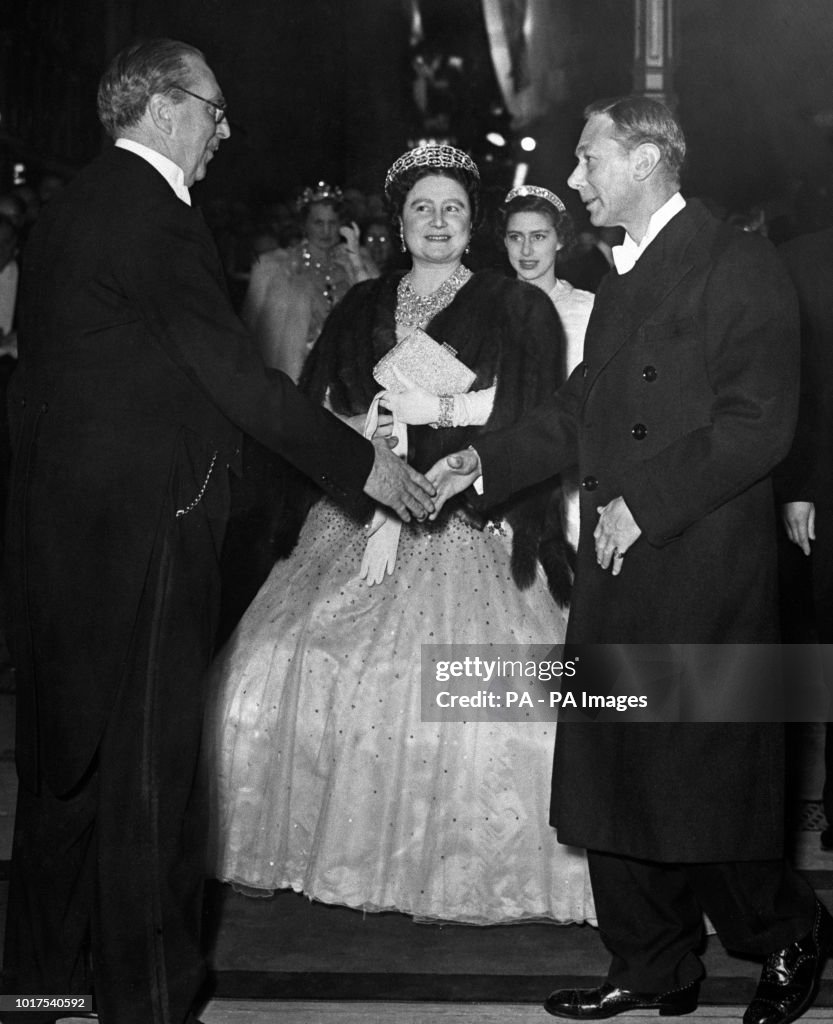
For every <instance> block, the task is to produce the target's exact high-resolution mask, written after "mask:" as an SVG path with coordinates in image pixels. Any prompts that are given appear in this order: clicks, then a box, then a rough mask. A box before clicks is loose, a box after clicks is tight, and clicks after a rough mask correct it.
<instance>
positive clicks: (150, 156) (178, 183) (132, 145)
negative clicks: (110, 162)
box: [116, 139, 191, 206]
mask: <svg viewBox="0 0 833 1024" xmlns="http://www.w3.org/2000/svg"><path fill="white" fill-rule="evenodd" d="M116 147H117V148H118V149H126V150H127V151H128V152H129V153H135V154H136V156H140V157H141V158H142V159H143V160H147V162H148V163H149V164H150V165H151V166H152V167H155V168H156V170H157V171H159V173H160V174H161V175H162V177H163V178H164V179H165V181H167V183H168V184H169V185H170V186H171V188H172V189H173V190H174V192H175V193H176V195H177V197H178V198H179V199H181V200H182V201H183V203H185V204H186V205H187V206H190V205H191V193H190V192H189V191H188V188H187V187H186V185H185V175H184V174H183V172H182V168H181V167H180V166H179V164H175V163H174V162H173V160H169V159H168V157H166V156H163V155H162V153H158V152H157V151H156V150H155V149H151V148H150V146H143V145H142V143H141V142H134V141H133V140H132V139H116Z"/></svg>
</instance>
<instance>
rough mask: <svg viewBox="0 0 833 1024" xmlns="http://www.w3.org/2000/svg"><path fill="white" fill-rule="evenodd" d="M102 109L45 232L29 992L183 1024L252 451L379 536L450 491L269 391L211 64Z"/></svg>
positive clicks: (14, 592) (17, 872) (32, 357)
mask: <svg viewBox="0 0 833 1024" xmlns="http://www.w3.org/2000/svg"><path fill="white" fill-rule="evenodd" d="M98 105H99V115H100V117H101V120H102V123H103V124H104V126H105V127H106V128H107V130H108V132H109V134H110V135H111V136H113V137H114V138H115V139H116V140H117V141H116V145H115V146H113V147H111V148H108V149H107V150H106V151H105V152H104V153H103V154H102V155H101V156H100V157H99V158H98V159H97V160H96V161H95V162H94V163H92V164H91V165H90V166H89V167H87V168H86V169H85V170H83V171H82V172H80V173H79V174H78V176H77V177H76V178H75V180H74V181H73V182H72V183H71V184H69V185H68V186H67V187H66V188H65V189H64V190H63V191H62V192H61V194H60V195H58V196H56V197H55V198H54V199H53V200H52V201H51V202H50V203H49V205H48V207H45V208H44V211H43V215H42V217H41V218H40V220H39V222H38V225H37V228H36V229H35V230H34V232H33V233H32V236H31V238H30V240H29V244H28V247H27V252H26V263H25V266H24V271H23V324H22V332H21V342H20V367H19V370H18V372H17V375H16V379H15V383H14V392H15V393H14V396H13V397H12V400H11V419H12V435H13V446H14V470H13V480H12V497H11V505H10V516H11V520H10V529H9V541H8V543H9V556H10V557H9V565H8V571H9V584H10V588H11V605H12V612H13V623H12V640H13V652H14V658H15V662H16V667H17V683H18V687H17V705H18V731H17V762H18V773H19V780H20V787H19V803H18V810H17V820H16V836H15V846H14V854H13V866H12V878H11V888H10V895H9V911H8V923H7V935H6V944H5V965H4V966H5V971H4V991H5V992H11V993H23V994H33V995H34V994H38V995H50V994H63V995H70V994H87V993H90V992H93V993H94V996H95V999H96V1002H97V1010H98V1014H99V1017H100V1020H101V1021H102V1024H151V1022H153V1024H182V1022H183V1021H186V1020H192V1019H193V1018H192V1016H191V1014H192V1004H193V1003H194V1000H195V997H196V996H197V992H198V989H199V987H200V985H201V982H202V980H203V974H204V965H203V957H202V951H201V949H200V916H201V892H202V879H203V867H204V865H203V852H204V849H205V846H206V840H207V835H206V831H205V826H206V817H205V815H204V813H203V807H202V804H201V801H200V799H199V792H200V787H199V786H198V785H195V782H196V775H197V764H198V749H199V739H200V727H201V720H202V715H203V692H202V687H203V683H202V679H203V676H204V673H205V670H206V668H207V665H208V661H209V658H210V655H211V652H212V648H213V639H214V630H215V625H216V619H217V606H218V589H219V571H218V565H219V552H220V547H221V544H222V541H223V533H224V529H225V525H226V517H227V513H228V490H229V482H228V470H229V468H231V469H232V470H235V469H236V468H237V467H238V465H239V456H240V442H241V436H242V435H241V431H245V432H247V433H249V434H251V435H252V436H253V437H255V438H256V439H257V440H258V441H259V442H261V443H262V444H264V445H267V446H268V447H269V448H271V449H272V450H274V451H275V452H277V453H279V454H280V455H281V456H283V457H284V458H286V459H287V460H289V461H290V462H291V463H293V464H294V465H295V466H296V467H298V468H299V469H301V470H303V471H304V472H305V473H307V474H308V475H310V476H312V477H313V478H314V479H315V480H316V481H317V482H318V483H319V484H320V485H321V486H322V487H323V488H324V489H325V490H327V491H328V492H329V493H330V494H331V495H334V496H335V497H337V498H339V499H340V500H343V501H344V502H345V503H347V504H348V505H351V506H353V507H354V508H355V511H356V512H357V514H359V513H360V514H365V513H366V512H367V510H366V509H365V508H364V507H363V506H364V502H365V498H364V494H367V495H370V496H371V497H373V498H375V499H377V500H380V501H383V502H384V503H386V504H390V505H391V506H392V507H393V508H395V509H396V511H398V512H399V513H400V514H401V515H402V516H403V518H408V517H409V510H410V512H411V513H413V514H415V515H419V516H422V515H425V514H427V512H428V511H430V499H429V498H428V490H430V487H429V486H428V485H427V483H426V482H425V481H424V479H423V478H421V477H419V475H418V474H415V473H413V472H412V471H411V470H409V469H407V467H405V466H404V464H403V463H402V462H400V460H399V459H397V458H396V457H395V456H394V455H393V453H392V452H391V451H390V450H389V448H388V447H387V445H386V442H384V441H382V440H380V441H378V442H376V443H375V444H374V443H370V442H368V441H366V440H364V439H363V438H362V437H361V436H360V435H359V434H358V433H356V432H354V431H353V430H351V429H350V428H349V427H348V426H346V425H345V424H344V423H342V422H340V421H339V420H338V419H337V418H335V417H333V416H331V415H330V414H329V413H327V412H325V411H324V410H323V409H321V408H320V407H318V406H317V405H314V404H313V403H311V402H309V401H308V400H307V399H306V398H304V397H303V396H301V395H300V393H299V392H297V391H296V389H295V387H294V386H293V385H292V383H291V382H290V381H289V379H288V378H287V377H285V376H284V375H283V374H280V373H277V372H275V371H270V370H266V369H265V368H264V366H263V364H262V362H261V361H260V358H259V357H258V355H257V354H256V352H255V348H254V346H253V344H252V343H251V341H250V338H249V336H248V335H247V333H246V331H245V329H244V328H243V326H242V325H241V323H240V321H239V320H238V319H237V318H236V316H235V315H234V313H233V311H232V307H231V304H230V302H229V298H228V295H227V293H226V289H225V284H224V279H223V272H222V269H221V265H220V261H219V258H218V254H217V251H216V249H215V246H214V243H213V241H212V238H211V236H210V234H209V231H208V229H207V227H206V225H205V222H204V221H203V218H202V216H201V215H200V214H199V212H198V211H196V210H195V209H192V208H191V205H190V193H189V191H188V189H189V187H190V186H191V185H192V184H193V183H194V182H195V181H199V180H200V179H202V178H203V177H204V175H205V173H206V168H207V165H208V163H209V161H210V160H211V159H212V158H213V156H214V154H215V153H216V151H217V148H218V146H219V144H220V142H221V141H222V140H223V139H225V138H227V137H228V135H229V126H228V122H227V120H226V116H225V102H224V100H223V98H222V94H221V92H220V88H219V86H218V84H217V81H216V79H215V77H214V75H213V73H212V72H211V70H210V68H209V67H208V65H207V64H206V62H205V59H204V57H203V55H202V54H201V53H200V52H199V51H198V50H195V49H194V48H193V47H190V46H187V45H185V44H182V43H177V42H173V41H171V40H164V39H163V40H151V41H149V42H145V43H142V44H139V45H136V46H133V47H130V48H129V49H128V50H126V51H124V52H122V53H121V54H119V55H118V56H117V57H116V58H115V59H114V61H113V62H112V64H111V66H110V67H109V69H108V70H107V72H106V73H105V75H104V77H103V78H102V81H101V84H100V87H99V99H98ZM64 1015H65V1011H64V1012H61V1011H59V1010H54V1011H52V1012H44V1013H42V1014H40V1013H34V1012H25V1013H22V1014H21V1015H19V1019H21V1020H25V1021H27V1022H28V1024H37V1021H39V1020H54V1019H55V1018H56V1017H58V1016H64ZM3 1019H4V1020H14V1019H18V1015H16V1014H14V1013H11V1014H8V1015H5V1016H4V1017H3Z"/></svg>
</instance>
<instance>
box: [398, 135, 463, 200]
mask: <svg viewBox="0 0 833 1024" xmlns="http://www.w3.org/2000/svg"><path fill="white" fill-rule="evenodd" d="M412 167H456V168H457V169H458V170H461V171H466V172H467V173H468V174H471V175H472V177H473V178H475V179H476V180H477V181H479V180H480V171H478V169H477V164H476V163H475V162H474V160H472V158H471V157H470V156H469V155H468V153H464V152H463V151H462V149H456V148H455V147H454V146H446V145H442V144H440V143H429V144H428V145H425V146H417V147H416V149H410V150H408V152H407V153H403V154H402V156H400V157H399V158H398V159H397V160H394V162H393V163H392V164H391V166H390V170H389V171H388V173H387V175H386V176H385V195H390V189H391V186H392V185H393V183H394V182H395V181H396V179H397V178H398V177H399V176H400V175H401V174H404V173H405V171H409V170H410V169H411V168H412Z"/></svg>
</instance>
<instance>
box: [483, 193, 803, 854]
mask: <svg viewBox="0 0 833 1024" xmlns="http://www.w3.org/2000/svg"><path fill="white" fill-rule="evenodd" d="M797 378H798V316H797V310H796V304H795V296H794V293H793V290H792V287H791V285H790V283H789V280H788V278H787V277H786V275H785V273H784V271H783V269H782V268H781V266H780V265H779V261H778V259H777V257H776V254H775V251H774V249H773V248H772V246H771V245H770V244H769V243H768V242H767V241H766V240H764V239H761V238H759V237H757V236H754V237H753V236H751V235H748V234H744V233H742V232H740V231H738V230H736V229H732V228H730V227H728V226H726V225H724V224H722V223H720V222H718V221H717V220H716V219H715V218H713V217H712V216H711V215H710V214H709V213H708V212H707V211H706V209H705V208H704V207H703V206H702V205H701V204H700V203H698V202H696V201H690V202H688V203H687V205H686V207H685V208H684V209H683V210H682V211H681V212H680V213H679V214H677V215H676V216H675V217H674V218H672V220H671V221H670V222H669V223H668V224H667V226H666V227H665V228H663V230H662V231H660V233H659V235H658V236H657V237H656V239H655V240H654V241H652V242H651V244H650V245H649V246H648V247H647V248H646V250H645V252H644V253H643V254H642V256H641V258H640V259H639V260H638V262H637V263H636V265H635V267H634V268H633V269H632V270H631V271H630V272H628V273H627V274H623V275H617V274H615V273H612V274H611V275H609V277H608V278H607V279H606V280H605V281H604V282H603V283H602V285H601V287H600V289H599V292H598V294H597V298H596V303H595V307H594V310H593V314H592V317H591V320H590V323H589V325H588V329H587V335H586V338H585V358H584V362H583V363H582V364H581V365H580V366H579V367H578V368H577V369H576V371H575V372H574V373H573V374H572V376H571V378H570V379H569V380H568V381H567V382H566V384H565V385H564V387H563V388H562V389H561V390H560V391H559V392H558V393H557V394H556V395H555V396H554V397H553V399H552V400H551V401H549V402H548V403H546V404H544V405H543V406H541V407H539V409H538V410H536V412H535V413H533V414H532V416H531V417H529V418H528V419H527V420H526V421H525V422H523V423H522V424H520V425H519V426H517V427H515V428H513V429H511V430H508V431H505V432H503V433H500V434H496V435H492V436H491V437H487V438H484V439H483V440H482V441H478V442H477V444H476V448H477V450H478V452H479V454H480V458H481V462H482V466H483V479H484V483H485V498H486V500H487V501H500V500H501V499H502V498H503V497H504V495H505V494H506V493H510V492H511V491H513V490H515V489H517V488H520V487H523V486H525V485H527V484H529V483H531V482H533V481H534V480H537V479H539V478H540V477H541V476H544V475H546V474H547V473H550V472H555V471H558V470H560V469H562V468H563V467H564V466H565V465H567V464H571V463H574V462H577V463H578V466H579V475H580V478H581V514H582V520H581V535H580V543H579V551H578V565H577V576H576V583H575V587H574V591H573V600H572V606H571V611H570V621H569V626H568V638H567V639H568V642H572V643H574V644H579V645H588V644H589V645H594V644H620V645H639V644H652V645H653V644H657V645H663V644H682V645H692V644H698V645H718V644H728V643H734V644H749V645H757V644H766V643H770V642H772V641H776V640H777V639H778V632H777V624H776V552H775V529H776V524H775V518H774V509H773V499H772V490H771V482H770V474H771V471H772V469H773V467H774V466H775V465H776V464H777V463H778V462H779V460H780V459H781V458H783V456H784V454H785V453H786V451H787V449H788V447H789V444H790V440H791V437H792V433H793V430H794V424H795V416H796V403H797V395H798V379H797ZM618 496H623V497H624V499H625V501H626V502H627V505H628V507H629V508H630V510H631V512H632V513H633V515H634V517H635V520H636V522H637V524H638V526H639V527H640V528H641V530H642V535H641V537H640V538H639V540H638V541H637V542H636V543H635V544H634V545H633V546H632V547H631V548H630V549H629V550H628V552H627V554H626V555H625V559H624V563H623V568H622V572H621V574H620V575H618V576H613V575H612V574H611V573H610V572H609V571H604V570H603V569H602V568H601V567H600V566H599V565H598V564H597V562H596V555H595V544H594V538H593V531H594V528H595V526H596V524H597V522H598V512H597V509H598V508H599V507H601V506H604V505H606V504H607V503H608V502H610V501H611V500H612V499H614V498H616V497H618ZM706 682H707V683H709V681H708V680H707V681H706ZM712 682H713V681H712ZM725 684H726V680H725V679H723V680H722V681H721V685H725ZM718 696H720V695H716V699H717V697H718ZM722 696H725V695H722ZM721 699H722V697H721ZM781 732H782V730H781V727H780V726H779V725H777V724H751V723H746V722H744V723H737V722H735V723H720V724H702V723H696V724H692V723H680V724H674V725H666V724H654V723H650V724H646V723H635V722H631V723H624V722H623V723H617V722H613V723H584V722H583V723H572V722H570V723H569V724H568V723H564V724H563V725H560V726H559V730H558V738H557V742H556V757H555V769H554V776H553V804H552V813H553V822H554V823H555V824H556V825H557V826H558V829H559V838H560V839H561V840H562V842H566V843H571V844H576V845H579V846H584V847H588V848H590V849H597V850H604V851H609V852H613V853H618V854H622V855H626V856H632V857H641V858H646V859H651V860H661V861H720V860H738V859H740V860H746V859H758V858H761V859H763V858H768V857H778V856H780V855H781V841H782V817H783V814H782V797H781V792H782V788H783V787H782V769H783V763H782V759H783V753H782V738H781Z"/></svg>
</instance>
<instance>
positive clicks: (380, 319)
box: [206, 145, 593, 924]
mask: <svg viewBox="0 0 833 1024" xmlns="http://www.w3.org/2000/svg"><path fill="white" fill-rule="evenodd" d="M385 193H386V196H387V199H388V202H389V203H390V205H391V208H392V212H393V213H394V214H395V220H396V224H397V226H398V227H399V228H400V231H401V236H402V244H403V247H404V249H405V250H407V251H408V252H409V253H410V256H411V263H412V266H411V269H410V270H409V271H408V272H406V273H403V272H402V271H393V272H391V273H389V274H387V275H385V276H383V277H381V278H379V279H377V280H369V281H366V282H364V283H362V284H358V285H356V286H355V287H354V288H353V289H351V290H350V292H348V294H347V296H346V297H345V298H344V300H343V301H342V302H341V303H340V304H339V305H337V306H336V307H335V308H334V310H333V312H332V314H331V315H330V317H329V319H328V321H327V323H326V325H325V327H324V330H323V332H322V335H321V337H320V338H319V340H318V342H317V344H316V346H315V348H314V349H313V352H312V354H311V356H310V359H309V360H308V362H307V366H306V368H305V371H304V375H303V378H302V387H303V388H305V389H306V391H307V392H308V393H309V394H310V395H312V396H314V397H315V398H317V399H318V400H320V401H322V402H326V403H327V404H328V405H329V406H330V407H331V408H332V409H333V410H334V411H335V412H336V413H337V414H339V415H341V416H343V417H344V418H346V419H348V420H350V422H352V423H353V424H354V425H356V427H357V428H358V429H365V427H366V426H367V424H366V421H367V420H373V419H375V418H376V415H377V413H378V407H379V403H380V401H381V402H382V403H383V407H384V406H386V407H388V408H391V409H392V410H393V415H394V417H395V421H396V431H395V432H396V436H397V437H398V438H399V441H400V444H402V446H403V449H404V448H405V447H407V450H408V453H409V460H410V461H411V462H412V463H413V464H415V465H417V466H421V467H425V468H428V467H429V466H431V465H433V464H434V462H435V461H436V460H437V459H438V458H439V457H440V456H441V455H442V454H443V453H445V452H450V451H456V450H458V449H459V447H460V446H461V445H463V446H465V444H467V443H469V441H470V440H473V439H474V438H476V437H477V436H478V435H479V434H480V433H481V432H483V431H489V430H492V429H496V428H498V427H500V426H502V425H506V424H509V423H513V422H515V421H516V420H517V419H518V417H520V416H521V415H522V414H523V413H524V411H525V410H527V409H530V408H531V407H533V406H534V405H536V404H537V403H538V402H540V401H541V399H542V398H543V397H544V396H545V395H547V394H549V393H550V392H551V391H552V390H553V389H554V388H555V387H557V386H558V384H559V383H560V381H561V380H562V379H563V376H564V370H563V365H564V363H563V361H564V352H563V344H562V331H561V325H560V323H559V320H558V317H557V316H556V314H555V311H554V309H553V306H552V303H551V302H549V301H548V300H547V299H546V297H545V296H544V295H542V294H541V293H540V292H539V291H538V290H537V289H535V288H531V287H528V286H527V285H524V284H520V283H518V282H517V281H515V280H512V279H510V278H507V277H506V276H505V275H504V274H502V273H499V272H497V271H481V272H478V273H474V274H473V273H472V272H471V271H470V270H468V269H467V268H466V266H465V265H464V263H463V257H464V254H465V251H466V249H467V246H468V243H469V239H470V237H471V232H472V229H473V226H474V224H475V223H476V219H477V214H478V208H479V201H480V196H479V173H478V170H477V167H476V165H475V164H474V163H473V161H472V160H471V159H470V158H469V157H468V156H467V155H466V154H465V153H463V152H461V151H460V150H458V149H455V148H453V147H451V146H445V145H425V146H420V147H417V148H416V149H414V150H411V151H409V152H408V153H405V154H404V155H403V156H401V157H400V158H399V159H398V160H397V161H396V162H395V163H394V164H393V166H392V167H391V169H390V171H389V172H388V175H387V179H386V182H385ZM417 329H420V330H423V331H425V332H426V333H427V334H428V335H429V336H430V338H431V339H433V340H434V341H435V342H437V343H442V344H445V345H448V346H451V347H452V348H453V349H454V350H455V352H456V356H457V359H458V360H459V361H460V362H462V363H463V364H465V366H466V367H468V368H469V369H470V370H471V371H472V372H473V375H474V382H473V384H472V385H471V388H470V390H469V391H468V392H467V393H465V394H462V395H461V394H454V393H450V394H440V395H437V394H432V393H429V392H428V391H423V390H420V389H416V388H411V389H410V390H408V391H407V392H406V393H405V394H404V395H393V394H391V393H389V392H384V393H383V395H382V397H381V398H380V396H379V392H380V390H381V389H380V386H379V384H377V382H376V380H375V379H374V369H375V368H376V367H377V364H378V363H379V362H380V360H382V359H383V358H384V357H385V356H390V357H391V358H394V359H396V358H397V357H398V356H399V355H400V353H401V352H402V351H404V349H403V348H401V346H404V345H405V341H406V340H407V339H408V338H409V336H412V335H414V332H415V331H416V330H417ZM377 372H378V370H377ZM399 376H400V380H401V382H402V383H404V384H405V385H407V384H409V383H413V382H411V381H410V380H409V378H408V375H407V373H404V374H402V373H400V374H399ZM382 418H383V420H384V417H382ZM367 429H368V430H369V429H371V426H367ZM555 499H557V482H555V481H549V482H547V483H546V485H545V486H543V487H542V488H540V489H536V490H535V491H533V492H528V493H526V494H525V495H524V496H523V497H522V498H521V500H519V501H515V502H513V503H511V504H509V505H507V506H506V507H505V508H504V509H502V510H501V514H499V515H497V516H496V518H495V519H494V520H492V521H490V522H485V523H484V522H483V521H479V520H478V519H477V516H476V515H475V513H474V512H472V511H471V510H470V509H469V508H468V507H467V506H466V504H465V503H458V504H457V505H455V506H454V507H452V508H448V509H444V510H443V513H442V514H441V515H440V517H439V518H438V519H437V520H436V521H435V522H433V523H422V524H419V523H409V524H405V525H403V526H402V527H401V529H397V528H396V526H395V524H393V523H392V522H391V520H389V519H387V517H385V516H384V515H382V514H380V513H377V514H376V516H375V517H374V522H373V524H372V526H370V528H366V526H369V525H370V524H366V523H363V522H358V521H355V520H354V519H352V518H350V517H349V516H348V515H346V514H345V513H344V512H343V511H341V510H340V509H339V508H338V507H337V506H336V505H335V504H333V503H331V502H330V501H328V500H326V499H322V500H320V501H319V502H318V503H317V504H316V505H315V506H314V507H313V508H312V511H311V512H310V514H309V516H308V518H307V520H306V522H305V524H304V526H303V529H302V530H301V534H300V537H299V539H298V541H297V544H296V546H295V548H294V550H293V552H292V554H291V555H290V556H289V557H288V558H287V559H286V560H284V561H281V562H279V563H277V564H276V565H275V567H274V569H273V570H272V573H271V575H270V577H269V579H268V580H267V581H266V583H265V584H264V586H263V587H262V589H261V590H260V592H259V594H258V595H257V597H256V598H255V600H254V602H253V603H252V605H251V606H250V608H249V609H248V611H247V612H246V614H245V615H244V617H243V619H242V621H241V623H240V625H239V627H238V628H237V630H236V632H235V633H234V634H233V636H232V637H231V639H230V641H229V642H228V644H227V645H226V647H225V648H224V650H223V651H222V652H221V654H220V655H219V657H218V659H217V661H216V663H215V666H214V669H213V673H212V678H211V681H210V684H211V687H212V689H213V692H214V700H213V706H212V710H211V711H210V713H209V719H208V722H207V729H206V743H207V760H206V763H207V766H208V768H209V770H210V771H211V772H212V773H213V778H214V793H213V796H214V806H215V811H216V824H215V829H216V835H217V839H218V849H217V851H216V854H215V873H216V875H217V876H218V877H219V878H221V879H224V880H226V881H229V882H231V883H233V884H234V885H235V886H236V887H237V888H238V889H240V890H242V891H244V892H248V893H250V894H253V895H257V894H260V895H265V894H268V893H271V892H274V891H275V890H280V889H294V890H296V891H298V892H303V893H306V894H307V895H308V896H309V897H311V898H313V899H316V900H321V901H324V902H327V903H335V904H343V905H347V906H349V907H355V908H360V909H363V910H372V911H383V910H398V911H402V912H404V913H407V914H411V915H414V916H415V917H417V918H420V919H427V920H447V921H459V922H465V923H472V924H495V923H500V922H504V921H518V920H555V921H583V920H587V919H588V918H591V917H592V916H593V908H592V901H591V897H590V889H589V884H588V882H587V873H586V866H585V858H584V855H583V853H582V852H580V851H576V850H571V849H569V848H567V847H563V846H560V845H559V844H558V842H557V840H556V836H555V833H554V831H553V830H552V829H551V828H550V827H549V825H548V821H547V808H548V805H549V793H550V779H551V768H552V751H553V743H554V729H555V727H554V724H553V723H552V722H542V721H539V722H534V721H525V722H517V721H516V722H508V721H496V720H488V721H474V720H470V721H465V722H464V721H459V720H457V721H443V722H432V721H423V720H422V717H421V667H420V654H421V648H422V645H424V644H451V643H454V644H465V645H475V644H482V645H494V644H509V645H524V644H542V645H547V647H548V648H551V647H552V646H553V645H557V644H560V643H561V642H562V641H563V637H564V631H565V624H566V605H567V601H568V597H569V581H570V576H569V569H568V560H567V550H566V544H565V543H564V540H563V533H562V531H561V523H560V514H559V513H560V505H559V503H558V502H557V500H555ZM380 540H381V543H380Z"/></svg>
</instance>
